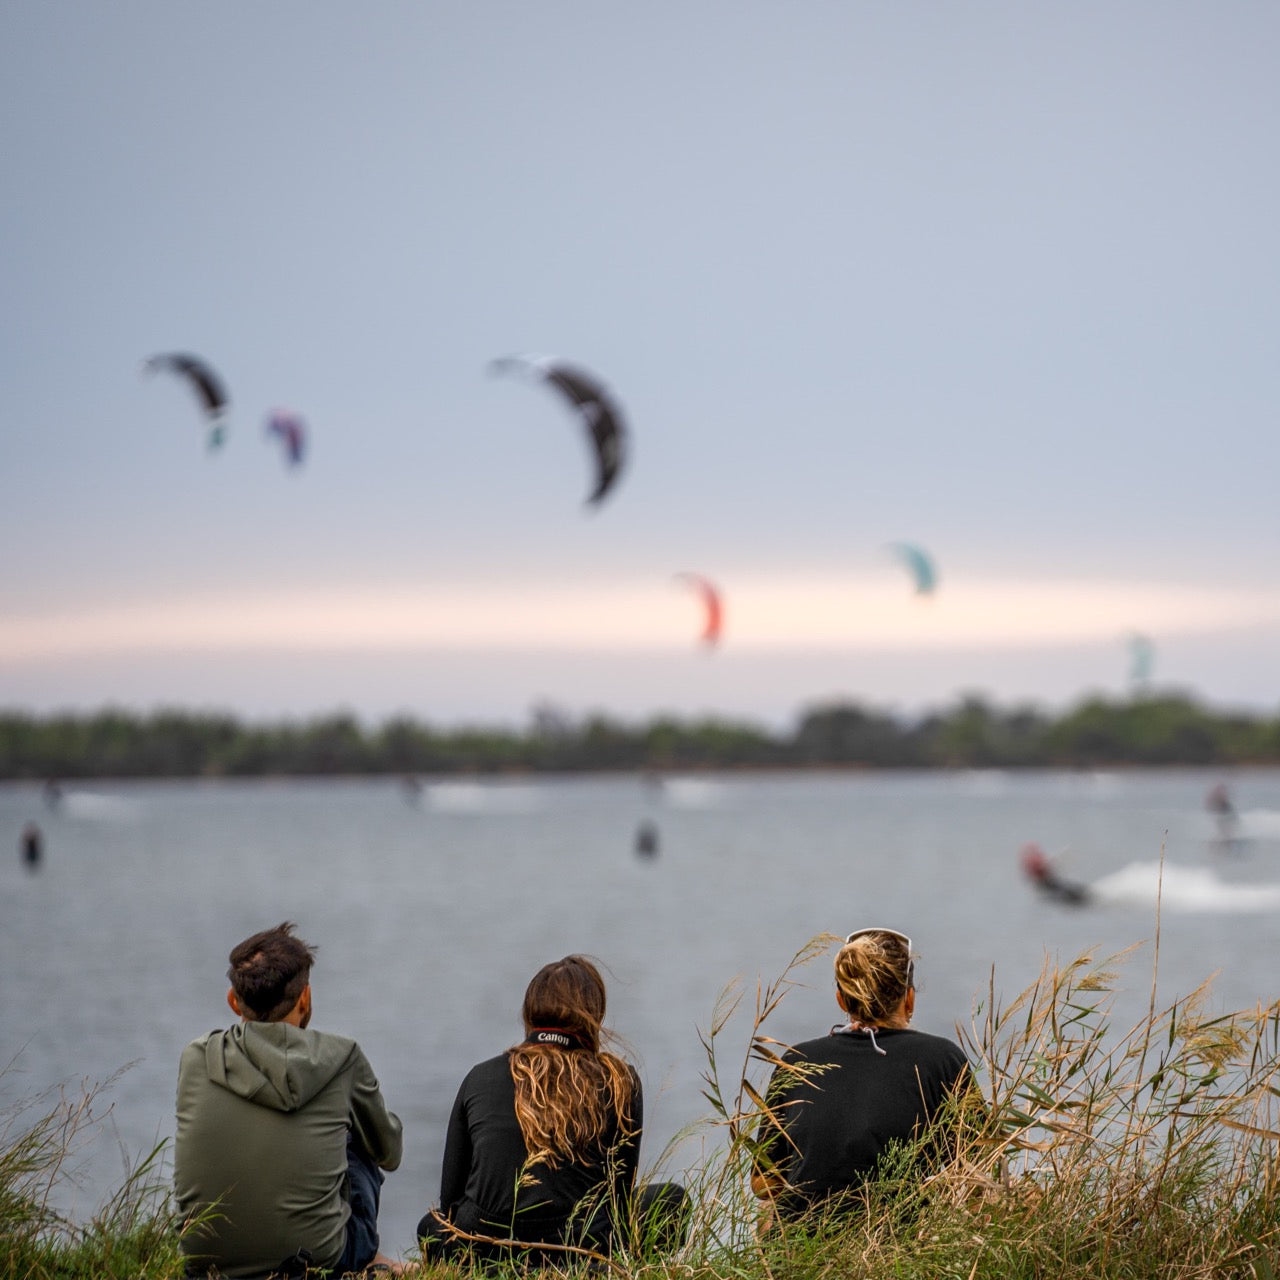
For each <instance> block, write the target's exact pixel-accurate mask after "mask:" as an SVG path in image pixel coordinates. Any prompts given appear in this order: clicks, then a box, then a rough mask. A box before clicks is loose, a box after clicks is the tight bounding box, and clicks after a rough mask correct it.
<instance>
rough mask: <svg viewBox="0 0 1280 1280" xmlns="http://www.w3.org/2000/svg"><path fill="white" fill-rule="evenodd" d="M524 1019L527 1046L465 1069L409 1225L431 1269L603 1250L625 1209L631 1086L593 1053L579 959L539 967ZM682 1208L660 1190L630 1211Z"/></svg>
mask: <svg viewBox="0 0 1280 1280" xmlns="http://www.w3.org/2000/svg"><path fill="white" fill-rule="evenodd" d="M521 1014H522V1017H523V1020H524V1030H525V1038H524V1041H523V1042H522V1043H520V1044H518V1045H516V1046H514V1047H513V1048H511V1049H508V1050H507V1051H506V1052H505V1053H502V1054H499V1055H498V1056H497V1057H496V1058H490V1059H488V1060H487V1061H485V1062H481V1063H479V1064H478V1065H477V1066H475V1067H473V1068H472V1069H471V1071H470V1072H468V1074H467V1077H466V1079H465V1080H463V1082H462V1087H461V1088H460V1089H459V1090H458V1096H457V1099H456V1100H455V1101H454V1104H453V1111H452V1113H451V1115H450V1116H449V1129H448V1135H447V1137H446V1139H445V1151H444V1166H443V1170H442V1172H441V1177H440V1206H439V1208H438V1209H431V1210H428V1212H427V1214H426V1215H425V1216H424V1217H423V1219H422V1220H421V1221H420V1222H419V1223H418V1236H419V1239H420V1240H421V1243H422V1247H423V1254H424V1256H425V1257H426V1259H427V1260H428V1261H440V1260H444V1259H456V1258H457V1257H459V1256H460V1255H464V1254H466V1253H467V1252H468V1251H471V1252H472V1254H473V1256H474V1257H475V1258H477V1259H478V1260H481V1261H487V1260H496V1259H500V1258H502V1257H504V1256H510V1254H511V1252H512V1251H513V1250H515V1251H517V1252H520V1253H522V1254H525V1253H527V1254H528V1255H529V1257H530V1260H532V1261H535V1262H538V1261H545V1262H553V1261H561V1262H563V1261H567V1260H568V1259H567V1258H566V1256H565V1253H564V1251H563V1250H559V1249H555V1248H554V1247H553V1248H549V1249H548V1248H542V1249H540V1248H538V1246H547V1245H550V1246H556V1245H563V1244H572V1245H579V1246H583V1247H586V1248H589V1249H592V1250H594V1251H598V1252H608V1250H609V1249H610V1247H611V1245H612V1242H613V1236H614V1233H615V1231H616V1230H617V1228H618V1227H619V1225H620V1224H621V1222H622V1221H624V1220H625V1218H626V1214H627V1211H628V1209H629V1208H630V1207H631V1201H632V1195H633V1192H634V1189H635V1181H636V1171H637V1166H638V1163H639V1156H640V1130H641V1126H642V1123H643V1102H642V1098H641V1092H640V1077H639V1076H638V1075H637V1074H636V1071H635V1068H634V1067H632V1066H631V1065H630V1064H629V1063H627V1062H625V1061H624V1060H623V1059H622V1058H619V1057H617V1056H616V1055H615V1054H612V1053H609V1052H607V1051H606V1050H604V1049H602V1048H601V1038H602V1036H607V1034H608V1033H607V1032H605V1031H603V1029H602V1024H603V1022H604V1015H605V988H604V980H603V979H602V978H601V976H600V972H599V970H598V969H597V968H596V967H595V965H594V964H592V963H591V961H590V960H588V959H587V958H586V957H585V956H578V955H573V956H566V957H565V958H564V959H563V960H557V961H555V962H554V963H552V964H548V965H544V966H543V967H542V968H541V969H539V970H538V972H537V973H536V974H534V976H533V979H532V981H531V982H530V983H529V987H528V989H527V990H526V992H525V996H524V1006H523V1008H522V1010H521ZM683 1201H684V1189H683V1188H682V1187H680V1186H678V1185H676V1184H674V1183H663V1184H659V1185H658V1186H655V1187H648V1188H645V1190H644V1192H643V1193H642V1195H641V1197H640V1203H639V1205H638V1206H637V1208H638V1210H639V1211H640V1212H641V1213H645V1212H652V1211H657V1212H662V1211H666V1212H668V1213H677V1214H678V1212H679V1210H680V1207H681V1205H682V1204H683ZM477 1236H479V1237H483V1239H481V1240H476V1239H474V1237H477ZM468 1237H472V1238H468ZM499 1242H504V1243H499Z"/></svg>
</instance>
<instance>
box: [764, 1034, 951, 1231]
mask: <svg viewBox="0 0 1280 1280" xmlns="http://www.w3.org/2000/svg"><path fill="white" fill-rule="evenodd" d="M875 1044H878V1045H879V1047H880V1048H881V1049H883V1050H884V1053H883V1055H882V1054H879V1053H877V1052H876V1048H875ZM783 1056H784V1061H788V1062H805V1063H813V1064H823V1065H824V1066H825V1070H823V1071H822V1072H821V1073H820V1074H818V1075H817V1076H815V1077H813V1078H811V1079H809V1080H807V1081H803V1082H800V1081H796V1080H795V1078H794V1077H791V1078H790V1079H789V1078H788V1073H786V1072H785V1071H783V1069H782V1068H778V1069H777V1070H775V1072H774V1077H773V1081H772V1082H771V1083H770V1087H769V1095H768V1096H769V1101H770V1104H771V1105H773V1104H774V1103H775V1102H776V1103H777V1106H778V1110H779V1114H780V1116H781V1118H782V1123H783V1128H784V1131H785V1135H784V1133H779V1132H776V1131H775V1132H774V1134H773V1135H772V1136H769V1137H766V1141H765V1151H766V1152H767V1154H768V1157H769V1159H770V1160H772V1161H773V1162H774V1165H775V1167H776V1169H777V1171H778V1172H780V1173H782V1174H783V1175H784V1176H785V1178H786V1180H787V1182H788V1183H789V1184H790V1186H791V1187H792V1188H793V1191H791V1192H789V1193H786V1194H784V1195H783V1196H781V1197H780V1199H779V1205H778V1207H779V1209H780V1210H781V1211H782V1212H783V1214H784V1215H786V1216H789V1217H791V1216H795V1215H797V1214H799V1213H802V1212H803V1211H804V1210H805V1209H807V1208H810V1207H812V1206H815V1205H820V1204H821V1203H822V1202H823V1201H825V1200H828V1199H829V1198H831V1197H832V1196H836V1195H839V1194H840V1193H842V1192H847V1191H850V1190H854V1189H856V1188H857V1187H859V1186H861V1185H862V1184H863V1183H864V1182H865V1181H866V1179H867V1178H868V1177H871V1176H872V1175H873V1174H874V1173H875V1170H876V1165H877V1163H878V1162H879V1159H880V1156H881V1154H882V1153H883V1152H884V1150H885V1147H886V1146H887V1145H888V1144H889V1143H890V1142H892V1141H894V1140H895V1139H897V1140H900V1141H906V1140H909V1139H911V1138H912V1137H913V1136H916V1135H917V1134H918V1133H919V1132H920V1131H921V1130H922V1129H923V1128H924V1127H925V1126H926V1125H927V1124H928V1122H929V1121H930V1120H932V1119H933V1118H934V1116H936V1115H937V1113H938V1110H939V1108H940V1107H941V1106H942V1104H943V1102H944V1101H945V1099H946V1098H947V1095H948V1094H950V1093H951V1092H953V1091H954V1090H955V1089H956V1087H957V1085H959V1084H960V1083H961V1082H962V1081H964V1082H967V1081H968V1080H969V1079H970V1078H971V1077H970V1072H969V1064H968V1061H967V1060H966V1058H965V1056H964V1053H963V1051H962V1050H961V1049H960V1046H959V1045H957V1044H955V1043H954V1042H953V1041H951V1040H944V1039H942V1037H940V1036H932V1035H927V1034H926V1033H925V1032H923V1031H910V1030H900V1031H888V1030H886V1031H877V1032H876V1033H875V1043H874V1044H873V1042H872V1039H871V1037H870V1036H869V1035H868V1034H867V1033H866V1032H864V1031H855V1032H834V1033H832V1034H831V1035H827V1036H821V1037H819V1038H818V1039H816V1040H806V1041H805V1042H804V1043H803V1044H798V1045H795V1046H794V1047H793V1048H792V1049H790V1050H789V1051H788V1052H787V1053H786V1054H784V1055H783ZM762 1136H764V1135H762Z"/></svg>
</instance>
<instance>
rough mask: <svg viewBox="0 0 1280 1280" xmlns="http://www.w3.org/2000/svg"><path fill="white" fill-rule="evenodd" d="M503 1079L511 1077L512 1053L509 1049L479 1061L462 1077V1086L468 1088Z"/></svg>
mask: <svg viewBox="0 0 1280 1280" xmlns="http://www.w3.org/2000/svg"><path fill="white" fill-rule="evenodd" d="M502 1079H507V1080H510V1079H511V1054H510V1051H509V1050H508V1051H504V1052H502V1053H498V1054H495V1055H494V1056H493V1057H492V1058H485V1059H484V1061H483V1062H477V1063H476V1065H475V1066H474V1067H472V1068H471V1070H470V1071H468V1072H467V1074H466V1075H465V1076H464V1077H463V1078H462V1087H463V1088H464V1089H466V1088H468V1087H475V1086H478V1085H483V1084H486V1083H488V1082H490V1081H493V1080H502Z"/></svg>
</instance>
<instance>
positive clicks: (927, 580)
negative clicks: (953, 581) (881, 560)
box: [889, 542, 938, 596]
mask: <svg viewBox="0 0 1280 1280" xmlns="http://www.w3.org/2000/svg"><path fill="white" fill-rule="evenodd" d="M889 549H890V550H891V551H892V552H893V554H894V555H896V556H897V557H898V559H899V560H901V561H902V563H903V564H904V565H906V567H907V568H908V569H909V570H910V572H911V576H912V578H913V579H914V580H915V584H916V595H918V596H928V595H932V594H933V592H934V589H935V588H936V587H937V585H938V574H937V570H935V569H934V567H933V561H932V560H931V559H930V558H929V556H928V554H927V553H926V552H924V551H923V550H921V548H919V547H917V546H916V545H915V544H914V543H910V542H895V543H894V544H893V545H892V546H891V547H890V548H889Z"/></svg>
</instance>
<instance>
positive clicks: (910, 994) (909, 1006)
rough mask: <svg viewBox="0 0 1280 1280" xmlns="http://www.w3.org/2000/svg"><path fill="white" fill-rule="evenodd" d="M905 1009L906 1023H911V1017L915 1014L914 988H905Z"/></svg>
mask: <svg viewBox="0 0 1280 1280" xmlns="http://www.w3.org/2000/svg"><path fill="white" fill-rule="evenodd" d="M905 1007H906V1014H907V1021H908V1022H910V1021H911V1018H912V1016H913V1015H914V1014H915V1011H916V989H915V987H908V988H907V997H906V1006H905Z"/></svg>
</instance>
